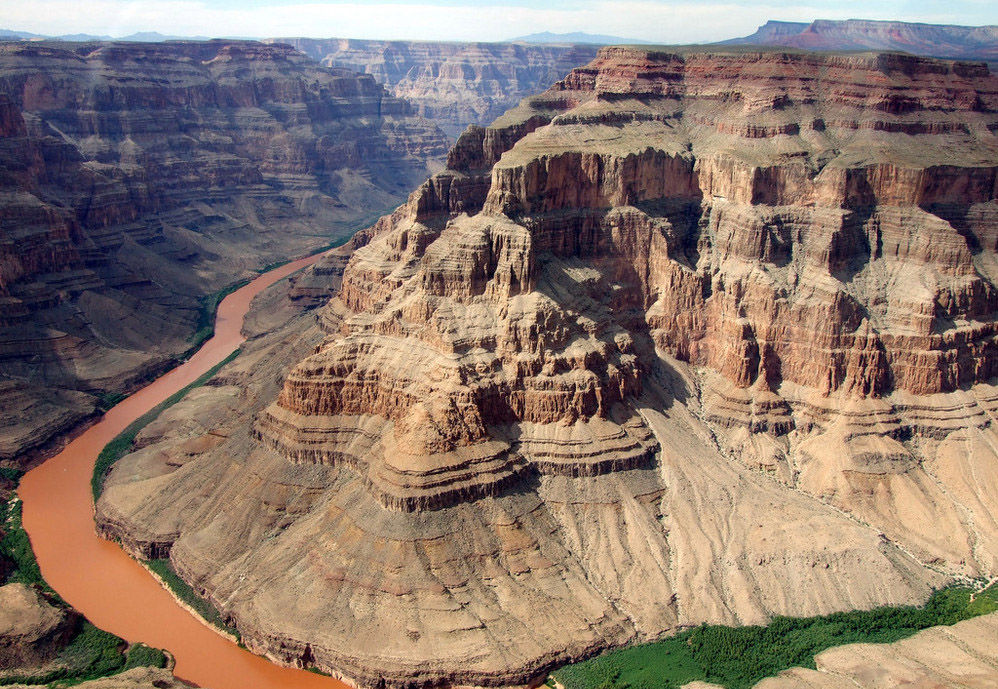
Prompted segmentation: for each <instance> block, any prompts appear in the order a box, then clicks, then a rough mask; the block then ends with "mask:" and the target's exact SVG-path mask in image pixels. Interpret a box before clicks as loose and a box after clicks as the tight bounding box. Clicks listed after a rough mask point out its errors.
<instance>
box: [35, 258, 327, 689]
mask: <svg viewBox="0 0 998 689" xmlns="http://www.w3.org/2000/svg"><path fill="white" fill-rule="evenodd" d="M317 259H318V256H312V257H308V258H305V259H301V260H299V261H295V262H293V263H291V264H288V265H285V266H282V267H281V268H278V269H276V270H274V271H271V272H269V273H266V274H264V275H262V276H260V277H259V278H257V279H255V280H254V281H253V282H251V283H250V284H249V285H247V286H245V287H243V288H241V289H239V290H237V291H236V292H234V293H233V294H231V295H229V296H228V297H227V298H226V299H224V300H223V301H222V302H221V304H220V306H219V309H218V315H217V318H216V325H215V336H214V337H213V338H211V339H210V340H208V341H207V342H205V344H204V346H203V347H202V348H201V349H199V350H198V352H197V353H195V354H194V355H193V356H192V357H191V358H190V359H189V360H188V361H186V362H184V363H183V364H182V365H181V366H178V367H177V368H175V369H173V370H171V371H170V372H168V373H166V374H164V375H163V376H161V377H160V378H158V379H157V380H156V381H154V382H153V383H151V384H150V385H147V386H146V387H144V388H142V389H141V390H139V391H137V392H135V393H134V394H133V395H131V396H129V397H128V399H126V400H124V401H123V402H121V403H119V404H118V405H116V406H115V407H113V408H112V409H110V410H109V411H108V413H107V414H106V415H105V416H104V418H102V419H101V420H100V421H99V422H98V423H96V424H94V425H93V426H91V427H90V428H89V429H88V430H87V431H85V432H84V433H82V434H81V435H80V436H79V437H77V438H76V439H75V440H74V441H73V442H71V443H69V444H68V445H67V446H66V447H65V449H64V450H63V451H62V452H60V453H59V454H57V455H56V456H55V457H52V458H51V459H50V460H48V461H46V462H44V463H43V464H42V465H40V466H39V467H37V468H35V469H33V470H32V471H31V472H29V473H28V474H27V475H26V476H25V477H24V479H23V480H22V483H21V486H20V489H19V491H20V494H21V497H22V498H23V501H24V502H23V515H24V526H25V529H26V531H27V533H28V534H30V536H31V542H32V545H34V546H35V552H36V555H37V558H38V563H39V566H40V570H41V575H42V576H43V577H44V578H45V579H46V580H47V581H48V582H49V584H50V585H51V586H52V588H53V589H55V590H56V591H58V593H59V595H60V596H61V597H62V598H63V599H64V600H65V601H67V602H68V603H69V604H70V605H72V606H73V607H74V608H76V609H77V610H79V611H80V612H81V613H82V614H84V615H85V616H86V617H87V618H88V619H90V620H92V622H93V623H94V624H95V625H96V626H98V627H101V628H103V629H107V630H109V631H111V632H113V633H114V634H116V635H117V636H119V637H121V638H123V639H126V640H128V641H130V642H144V643H146V644H147V645H150V646H155V647H158V648H165V649H168V650H169V651H170V652H171V653H172V654H173V655H174V656H175V657H176V662H177V664H176V668H175V672H176V674H177V676H178V677H180V678H181V679H185V680H187V681H191V682H194V683H196V684H198V685H200V686H205V687H211V688H212V689H228V688H231V689H242V688H243V687H247V686H252V687H254V688H255V689H271V688H274V689H276V688H279V687H280V688H284V687H296V689H297V688H301V689H343V687H344V685H343V684H342V683H340V682H338V681H336V680H334V679H331V678H328V677H323V676H320V675H316V674H314V673H310V672H305V671H303V670H298V669H293V668H283V667H279V666H277V665H275V664H273V663H271V662H270V661H268V660H266V659H264V658H261V657H258V656H254V655H252V654H251V653H249V652H248V651H246V650H245V649H242V648H240V647H239V646H238V645H236V644H235V643H233V642H232V641H230V640H229V639H227V638H224V637H223V636H221V635H219V634H218V633H216V632H215V631H214V630H211V629H209V628H207V627H206V626H205V625H204V624H203V623H202V622H201V621H200V620H199V619H197V618H195V617H194V616H192V615H191V614H190V613H189V612H188V611H187V610H186V609H184V608H182V607H181V606H179V605H178V604H177V601H176V600H175V599H174V596H173V594H172V593H171V592H169V591H167V590H166V589H164V588H163V587H162V586H161V585H160V583H159V581H157V580H156V579H155V578H153V577H152V576H151V575H150V573H149V572H148V571H147V570H146V569H145V568H143V567H142V566H141V565H140V564H139V563H137V562H135V561H134V560H132V559H131V558H130V557H129V556H128V555H127V554H126V553H125V552H124V551H123V550H122V549H121V548H120V547H118V546H117V545H116V544H113V543H110V542H108V541H104V540H102V539H100V538H98V537H97V535H96V533H95V530H94V526H93V518H92V514H93V512H92V510H93V502H92V500H93V492H92V484H91V481H92V478H93V473H94V466H95V462H96V459H97V456H98V455H99V454H100V452H101V450H103V449H104V447H105V446H106V445H107V444H108V443H110V442H111V441H113V440H114V439H115V438H116V437H118V436H119V434H121V433H122V432H123V431H125V430H126V429H127V428H128V427H129V426H130V425H131V424H132V423H133V422H135V421H136V420H137V419H139V418H140V417H141V416H142V415H143V414H146V413H148V412H149V411H150V410H152V409H153V408H154V407H156V406H157V405H159V404H161V403H163V402H165V401H166V400H167V399H168V398H170V397H171V396H172V395H174V394H176V393H177V392H179V391H180V390H182V389H183V388H185V387H186V386H188V385H191V384H193V383H195V382H196V381H197V380H198V379H199V378H200V377H201V376H203V375H204V374H205V373H206V372H208V371H209V370H210V369H211V368H212V367H214V366H216V365H218V364H219V363H220V362H222V361H223V360H224V359H225V358H226V357H228V356H229V355H230V354H231V353H232V352H233V351H234V350H235V349H237V348H238V347H239V345H240V344H241V343H242V341H243V337H242V334H241V327H242V322H243V316H244V315H245V313H246V311H247V310H248V309H249V305H250V302H251V300H252V299H253V297H254V296H255V295H256V294H258V293H259V292H260V291H262V290H263V289H265V288H266V287H269V286H270V285H272V284H274V283H275V282H277V281H278V280H281V279H284V278H286V277H287V276H289V275H290V274H292V273H294V272H295V271H297V270H299V269H301V268H303V267H305V266H307V265H309V264H311V263H312V262H314V261H315V260H317Z"/></svg>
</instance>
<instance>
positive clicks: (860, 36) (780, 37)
mask: <svg viewBox="0 0 998 689" xmlns="http://www.w3.org/2000/svg"><path fill="white" fill-rule="evenodd" d="M721 43H722V44H725V43H727V44H754V45H769V46H775V45H782V46H787V47H792V48H803V49H805V50H902V51H904V52H907V53H914V54H915V55H926V56H929V57H948V58H958V59H962V60H985V61H987V62H990V63H992V64H996V63H998V26H994V25H992V26H954V25H950V24H925V23H914V22H898V21H874V20H870V19H845V20H832V19H819V20H817V21H813V22H810V23H808V22H781V21H768V22H766V23H765V24H763V25H762V26H760V27H759V28H758V29H757V30H756V32H755V33H753V34H751V35H750V36H744V37H742V38H732V39H730V40H727V41H722V42H721Z"/></svg>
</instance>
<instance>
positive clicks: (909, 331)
mask: <svg viewBox="0 0 998 689" xmlns="http://www.w3.org/2000/svg"><path fill="white" fill-rule="evenodd" d="M996 112H998V80H996V79H995V77H993V76H992V75H991V74H990V73H989V72H988V70H987V68H986V67H985V66H984V65H981V64H977V63H960V62H944V61H936V60H930V59H924V58H917V57H912V56H904V55H896V54H859V55H856V54H853V55H814V54H807V53H795V52H781V51H761V52H751V51H744V50H738V51H733V52H725V51H723V50H720V51H715V52H711V51H701V52H697V51H692V52H683V53H675V52H662V51H656V50H647V49H635V48H604V49H602V50H601V51H600V53H599V55H598V56H597V58H596V59H595V60H594V61H593V62H592V63H590V64H589V65H588V66H586V67H583V68H579V69H576V70H573V71H572V72H571V73H570V74H569V75H568V76H567V77H566V78H565V79H564V80H562V81H560V82H559V83H557V84H556V85H555V86H553V87H552V88H551V89H549V90H548V91H547V92H545V93H543V94H541V95H538V96H535V97H532V98H529V99H527V100H526V101H524V102H523V103H522V104H521V105H520V106H519V107H517V108H515V109H513V110H511V111H510V112H508V113H506V114H505V115H503V116H502V117H501V118H499V119H498V120H497V121H496V122H494V123H493V124H492V125H490V126H489V127H485V128H481V127H477V128H476V127H473V128H470V129H469V130H468V131H467V132H466V133H465V134H464V135H462V137H461V138H460V140H459V141H458V142H457V144H456V145H455V146H454V147H453V149H452V150H451V153H450V155H449V159H448V169H447V170H446V171H444V172H442V173H440V174H438V175H436V176H434V177H433V178H431V179H430V180H429V181H427V182H426V183H424V184H423V185H422V186H420V187H419V189H417V190H416V191H415V192H414V193H413V194H412V195H411V196H410V198H409V202H408V203H407V204H406V205H405V206H403V207H401V208H399V209H398V210H397V211H396V212H395V213H394V214H392V215H391V216H386V217H384V218H382V219H381V220H380V221H379V222H378V223H377V224H375V225H374V226H373V227H372V228H370V229H369V230H368V231H366V232H364V233H362V234H361V235H359V236H358V238H357V240H356V241H355V243H354V249H355V250H354V251H353V253H352V256H351V257H350V259H349V262H348V263H347V264H346V266H345V267H344V266H343V258H342V257H338V258H330V259H329V260H328V261H324V262H322V263H320V265H319V266H318V267H317V268H316V270H315V272H314V273H313V274H312V275H310V276H307V277H305V278H303V279H302V280H301V281H300V283H299V284H298V285H296V290H297V295H296V296H297V298H298V303H299V304H303V303H315V302H319V301H321V300H322V299H323V298H324V296H325V294H328V293H334V294H335V296H333V298H331V299H330V300H329V301H328V303H326V304H325V305H324V306H323V307H322V308H321V309H319V310H317V311H316V312H315V314H316V316H315V318H309V317H304V316H298V317H294V318H290V320H289V319H283V320H282V319H280V318H269V319H268V318H260V319H258V322H260V323H275V324H277V325H276V326H275V330H274V332H272V333H271V334H269V335H263V336H261V337H259V338H257V339H256V340H255V344H254V348H253V349H252V350H250V351H251V356H249V357H248V358H246V359H242V361H240V360H237V361H236V362H235V363H234V364H233V365H232V366H231V367H230V368H229V369H228V373H223V377H222V378H221V379H220V381H219V383H220V384H219V385H218V386H216V387H214V388H211V389H210V390H209V391H208V392H206V393H205V395H206V397H205V398H204V399H202V400H201V401H200V402H197V401H195V400H191V401H189V402H185V403H184V404H185V405H188V406H187V407H179V406H178V407H177V408H176V409H177V412H176V413H177V414H184V415H185V416H184V418H198V417H199V412H198V410H199V409H207V408H213V409H216V410H217V409H223V408H224V409H226V411H225V413H224V414H223V416H224V418H222V419H218V420H212V418H211V417H210V416H206V417H205V419H204V420H203V421H201V420H198V421H197V422H196V423H193V422H192V423H188V424H185V425H183V426H182V425H181V424H172V425H170V426H169V427H164V428H163V430H162V432H161V433H160V434H159V435H158V436H157V437H155V438H150V439H149V442H148V444H144V446H143V447H142V449H141V450H139V451H138V452H136V453H134V454H132V455H130V456H129V457H126V458H125V459H124V460H122V462H121V463H120V464H119V465H118V466H117V467H116V468H115V470H114V472H113V473H112V475H111V477H110V480H109V484H108V486H109V487H108V488H107V490H106V492H105V494H104V495H103V496H102V498H101V500H100V502H99V504H98V525H99V528H100V529H101V530H102V531H103V533H105V534H107V535H109V536H113V537H116V538H119V539H121V540H122V542H123V543H124V544H125V545H126V546H127V547H128V548H129V549H130V550H132V551H133V552H135V553H136V554H141V555H143V556H149V554H150V552H152V551H153V550H155V552H156V553H160V554H165V553H166V552H169V556H170V559H171V561H172V562H173V564H174V566H175V567H176V569H177V570H178V571H179V572H180V573H181V574H182V576H184V577H185V578H186V579H187V580H188V581H189V582H191V583H192V584H193V585H194V586H195V587H196V588H197V589H198V590H200V591H202V592H204V594H205V595H206V596H207V597H208V598H209V599H210V600H212V601H213V602H214V603H215V604H216V605H217V606H218V607H219V609H220V610H222V611H223V613H224V614H225V615H227V616H228V617H230V618H231V620H232V621H233V623H234V624H236V625H237V626H238V628H239V630H240V632H241V633H242V638H243V640H244V642H245V643H247V645H248V646H250V647H251V648H253V649H256V650H259V651H261V652H265V653H268V654H269V655H271V656H272V657H274V658H277V659H279V660H281V661H283V662H288V663H293V664H301V665H314V666H316V667H319V668H320V669H325V670H329V671H333V672H337V673H341V674H342V675H345V676H347V677H350V678H352V679H354V680H356V681H357V682H359V683H362V684H365V685H372V686H375V685H381V686H383V685H390V686H400V687H401V686H422V685H426V684H443V683H456V684H480V685H504V684H513V683H521V682H526V681H528V680H529V679H531V678H532V677H535V676H536V675H537V674H538V673H539V672H542V671H543V670H545V669H546V668H549V667H552V666H553V665H556V664H558V663H561V662H564V661H567V660H572V659H577V658H581V657H584V656H587V655H591V654H593V653H595V652H597V651H599V650H601V649H604V648H608V647H612V646H617V645H621V644H624V643H627V642H631V641H634V640H640V639H648V638H652V637H655V636H657V635H659V634H661V633H664V632H668V631H670V630H673V629H676V628H679V627H681V626H685V625H692V624H698V623H700V622H705V621H706V622H717V623H727V624H741V623H758V622H762V621H764V620H765V619H766V618H767V617H768V616H770V615H773V614H793V615H811V614H819V613H825V612H831V611H833V610H842V609H850V608H857V607H860V608H865V607H872V606H876V605H883V604H898V603H913V602H918V601H921V600H924V598H925V597H926V596H927V595H928V592H929V591H930V590H931V589H932V588H933V587H936V586H939V585H941V584H943V583H945V582H946V581H948V580H950V579H951V578H952V577H955V576H981V575H994V574H995V571H996V569H998V523H996V522H995V521H994V517H993V515H994V514H995V512H996V509H995V508H996V506H998V483H995V480H994V477H995V476H998V472H996V471H995V469H996V468H998V453H996V451H995V449H994V448H995V447H998V437H995V431H994V428H993V424H992V419H993V415H994V412H995V409H996V408H998V389H996V388H995V387H994V386H993V385H992V383H993V382H994V373H995V365H996V363H998V359H996V357H998V349H996V346H995V319H994V314H995V312H996V310H998V309H996V307H998V301H996V300H998V292H996V288H995V284H996V280H995V274H994V271H995V265H996V263H995V250H996V248H998V247H996V237H995V231H994V228H995V227H998V222H996V220H998V205H996V200H995V199H996V179H998V176H996V172H998V139H996V136H995V132H996V131H998V114H996ZM324 278H328V281H329V283H330V285H331V287H330V289H329V292H328V293H323V290H322V287H321V285H322V283H323V281H324V280H323V279H324ZM337 282H338V283H339V284H338V286H337V285H336V284H335V283H337ZM302 300H305V301H302ZM271 308H274V309H277V306H276V305H272V306H271ZM282 308H283V307H282ZM280 310H281V309H278V311H280ZM289 364H293V365H291V366H290V368H289Z"/></svg>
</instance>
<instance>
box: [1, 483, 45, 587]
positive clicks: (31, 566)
mask: <svg viewBox="0 0 998 689" xmlns="http://www.w3.org/2000/svg"><path fill="white" fill-rule="evenodd" d="M2 533H3V538H0V557H2V558H4V559H6V560H9V561H10V562H13V563H14V569H13V571H12V572H11V573H10V574H9V575H8V576H7V582H6V583H21V584H26V585H27V586H41V587H42V588H44V589H45V590H47V591H51V589H49V588H48V586H47V585H46V584H45V580H44V579H42V573H41V570H39V568H38V561H37V560H35V553H34V551H33V550H32V549H31V541H30V540H29V539H28V533H27V532H26V531H25V530H24V527H23V526H22V524H21V500H20V499H19V498H18V497H17V496H16V495H13V496H11V498H10V500H8V501H7V503H6V504H5V505H4V508H3V525H2Z"/></svg>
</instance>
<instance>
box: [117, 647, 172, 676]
mask: <svg viewBox="0 0 998 689" xmlns="http://www.w3.org/2000/svg"><path fill="white" fill-rule="evenodd" d="M133 667H166V654H165V653H163V651H161V650H159V649H158V648H153V647H152V646H146V645H145V644H132V646H131V647H129V649H128V652H127V653H126V654H125V667H123V668H122V670H123V671H124V670H131V669H132V668H133Z"/></svg>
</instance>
